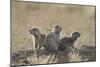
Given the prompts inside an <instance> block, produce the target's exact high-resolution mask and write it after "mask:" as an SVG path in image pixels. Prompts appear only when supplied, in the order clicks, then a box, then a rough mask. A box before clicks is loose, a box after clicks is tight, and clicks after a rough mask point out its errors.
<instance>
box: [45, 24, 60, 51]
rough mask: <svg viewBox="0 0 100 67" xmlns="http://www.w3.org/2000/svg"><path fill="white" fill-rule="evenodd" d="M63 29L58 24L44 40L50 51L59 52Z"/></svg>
mask: <svg viewBox="0 0 100 67" xmlns="http://www.w3.org/2000/svg"><path fill="white" fill-rule="evenodd" d="M61 30H62V28H61V26H59V25H56V26H54V27H53V30H52V32H50V33H49V34H48V35H47V36H46V38H45V40H44V44H45V48H46V49H47V50H48V51H50V52H57V51H58V46H59V42H60V32H61Z"/></svg>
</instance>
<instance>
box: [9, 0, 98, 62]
mask: <svg viewBox="0 0 100 67" xmlns="http://www.w3.org/2000/svg"><path fill="white" fill-rule="evenodd" d="M11 4H12V7H11V8H12V9H11V11H12V13H11V16H12V17H11V25H12V28H11V34H12V35H11V50H12V51H11V54H12V55H13V53H17V54H19V52H20V50H25V51H26V53H25V56H26V59H27V60H29V59H30V60H31V61H29V63H30V64H47V63H63V62H78V61H92V60H90V58H89V57H90V55H87V54H88V52H85V51H81V52H80V50H79V51H78V52H77V51H74V50H72V51H71V52H69V53H68V54H66V53H65V54H64V56H63V53H62V54H61V55H60V56H59V58H60V60H61V59H62V60H61V61H60V60H59V59H57V57H58V56H56V58H55V56H53V55H51V54H50V55H49V54H48V55H45V51H44V55H45V56H42V55H40V56H41V57H40V58H39V59H37V58H35V56H34V51H33V48H32V47H33V43H32V38H31V36H30V34H29V29H30V28H32V27H37V28H39V29H40V31H41V32H42V33H46V34H47V31H50V30H51V29H52V27H53V26H54V25H55V24H58V25H61V26H62V29H63V30H62V32H61V38H62V37H64V36H69V35H70V33H71V32H73V31H78V32H80V33H81V37H80V38H79V39H78V40H77V42H76V43H75V47H76V48H78V49H80V47H81V46H82V45H87V46H90V47H91V46H93V47H95V46H96V44H95V7H94V6H79V5H65V4H52V5H51V4H49V3H31V2H16V1H13V2H12V3H11ZM25 51H24V52H25ZM27 51H29V52H27ZM32 52H33V53H32ZM85 53H87V54H86V55H84V54H85ZM89 53H90V54H91V58H94V59H93V60H95V51H93V52H92V53H93V54H92V53H91V52H89ZM27 54H29V55H27ZM30 54H32V55H30ZM14 55H15V54H14ZM92 56H93V57H92ZM27 57H28V58H27ZM17 58H19V57H17ZM51 58H52V59H51ZM64 58H66V59H64ZM15 59H16V58H15ZM29 63H28V64H29ZM17 64H20V61H18V63H17ZM21 64H22V63H21Z"/></svg>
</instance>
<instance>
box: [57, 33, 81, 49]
mask: <svg viewBox="0 0 100 67" xmlns="http://www.w3.org/2000/svg"><path fill="white" fill-rule="evenodd" d="M80 35H81V34H80V33H79V32H72V34H71V36H70V37H63V38H62V39H61V40H60V45H59V48H58V49H59V50H61V51H65V50H66V49H67V50H68V49H69V48H70V47H71V48H74V43H75V42H76V40H77V38H79V37H80Z"/></svg>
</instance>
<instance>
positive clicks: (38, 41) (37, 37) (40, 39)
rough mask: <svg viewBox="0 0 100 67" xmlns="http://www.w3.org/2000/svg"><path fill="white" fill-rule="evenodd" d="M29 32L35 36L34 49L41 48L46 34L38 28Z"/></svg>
mask: <svg viewBox="0 0 100 67" xmlns="http://www.w3.org/2000/svg"><path fill="white" fill-rule="evenodd" d="M29 32H30V34H31V35H32V38H33V45H34V50H36V49H40V48H41V47H42V46H44V43H43V42H44V38H45V34H41V32H40V31H39V29H38V28H32V29H30V30H29Z"/></svg>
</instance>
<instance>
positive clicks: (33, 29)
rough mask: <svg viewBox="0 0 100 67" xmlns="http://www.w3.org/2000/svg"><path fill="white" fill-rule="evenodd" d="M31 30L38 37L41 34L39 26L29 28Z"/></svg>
mask: <svg viewBox="0 0 100 67" xmlns="http://www.w3.org/2000/svg"><path fill="white" fill-rule="evenodd" d="M29 32H30V34H31V35H34V36H35V37H38V36H40V35H41V34H40V31H39V29H38V28H32V29H30V30H29Z"/></svg>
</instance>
